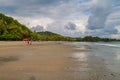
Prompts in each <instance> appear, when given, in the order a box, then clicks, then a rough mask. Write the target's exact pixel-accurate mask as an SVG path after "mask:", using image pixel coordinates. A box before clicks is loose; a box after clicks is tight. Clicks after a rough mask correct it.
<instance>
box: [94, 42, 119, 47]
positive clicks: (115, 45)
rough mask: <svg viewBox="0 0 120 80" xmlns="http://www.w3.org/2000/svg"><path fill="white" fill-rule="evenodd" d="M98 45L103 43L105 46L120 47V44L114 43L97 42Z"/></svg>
mask: <svg viewBox="0 0 120 80" xmlns="http://www.w3.org/2000/svg"><path fill="white" fill-rule="evenodd" d="M95 44H96V45H103V46H109V47H117V48H120V44H116V43H115V44H114V43H95Z"/></svg>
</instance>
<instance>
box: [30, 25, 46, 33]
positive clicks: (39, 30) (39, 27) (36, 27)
mask: <svg viewBox="0 0 120 80" xmlns="http://www.w3.org/2000/svg"><path fill="white" fill-rule="evenodd" d="M31 30H32V31H35V32H41V31H44V26H41V25H37V26H35V27H32V28H31Z"/></svg>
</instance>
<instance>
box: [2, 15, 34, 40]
mask: <svg viewBox="0 0 120 80" xmlns="http://www.w3.org/2000/svg"><path fill="white" fill-rule="evenodd" d="M31 33H32V32H31V30H29V29H28V28H27V27H26V26H25V25H22V24H20V23H19V22H18V21H17V20H14V19H13V18H12V17H8V16H5V15H4V14H2V13H0V40H22V39H23V37H30V35H31Z"/></svg>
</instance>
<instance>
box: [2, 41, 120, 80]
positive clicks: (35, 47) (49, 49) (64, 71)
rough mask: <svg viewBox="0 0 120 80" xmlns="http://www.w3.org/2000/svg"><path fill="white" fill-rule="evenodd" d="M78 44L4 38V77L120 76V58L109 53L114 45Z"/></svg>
mask: <svg viewBox="0 0 120 80" xmlns="http://www.w3.org/2000/svg"><path fill="white" fill-rule="evenodd" d="M76 44H77V45H78V43H72V44H71V42H49V41H48V42H47V41H46V42H33V43H32V45H28V44H27V42H24V41H1V42H0V80H119V79H120V77H119V76H120V71H119V65H120V63H119V59H118V60H116V62H117V61H118V63H114V62H112V61H115V60H113V55H114V53H111V54H108V53H109V52H108V53H107V52H105V50H106V51H107V50H108V51H109V50H111V48H109V47H107V48H106V47H105V46H102V45H99V46H96V45H92V44H91V43H82V44H81V43H79V46H76ZM101 46H102V47H101ZM104 47H105V48H106V49H105V50H104ZM112 49H113V50H112V51H113V52H115V51H117V50H116V48H115V49H114V48H112ZM101 50H102V51H101ZM114 50H115V51H114ZM118 54H119V49H118ZM110 60H111V61H110ZM114 65H117V66H114ZM113 68H116V69H118V70H114V69H113Z"/></svg>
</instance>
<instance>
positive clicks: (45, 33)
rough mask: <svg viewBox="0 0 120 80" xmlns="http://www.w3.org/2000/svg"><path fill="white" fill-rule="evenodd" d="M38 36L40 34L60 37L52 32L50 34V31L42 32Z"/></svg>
mask: <svg viewBox="0 0 120 80" xmlns="http://www.w3.org/2000/svg"><path fill="white" fill-rule="evenodd" d="M38 34H40V35H42V36H62V35H60V34H57V33H53V32H50V31H42V32H38Z"/></svg>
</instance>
